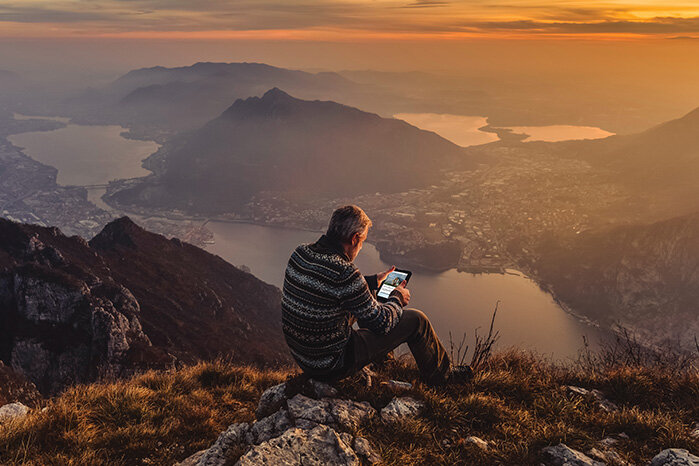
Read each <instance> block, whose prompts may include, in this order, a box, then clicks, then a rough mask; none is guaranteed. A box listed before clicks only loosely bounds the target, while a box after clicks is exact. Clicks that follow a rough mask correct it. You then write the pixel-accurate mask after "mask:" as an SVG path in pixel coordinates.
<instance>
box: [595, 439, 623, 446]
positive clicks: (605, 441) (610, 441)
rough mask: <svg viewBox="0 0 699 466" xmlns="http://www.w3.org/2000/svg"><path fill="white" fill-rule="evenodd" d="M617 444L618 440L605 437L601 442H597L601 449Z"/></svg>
mask: <svg viewBox="0 0 699 466" xmlns="http://www.w3.org/2000/svg"><path fill="white" fill-rule="evenodd" d="M617 443H619V440H617V439H615V438H614V437H606V438H603V439H602V440H600V441H599V444H600V445H601V446H602V447H603V448H608V447H611V446H614V445H616V444H617Z"/></svg>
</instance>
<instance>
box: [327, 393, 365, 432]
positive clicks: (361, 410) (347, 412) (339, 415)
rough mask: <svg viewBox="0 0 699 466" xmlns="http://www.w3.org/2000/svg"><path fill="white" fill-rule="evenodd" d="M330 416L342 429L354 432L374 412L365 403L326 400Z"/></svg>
mask: <svg viewBox="0 0 699 466" xmlns="http://www.w3.org/2000/svg"><path fill="white" fill-rule="evenodd" d="M328 405H329V408H330V414H331V416H332V417H333V419H334V420H335V422H336V423H337V424H339V425H340V426H341V427H342V428H343V429H346V430H354V429H356V428H357V427H359V425H360V424H361V423H362V422H364V421H365V420H366V419H368V418H370V417H372V416H373V415H374V414H375V413H376V410H375V409H374V408H372V407H371V405H370V404H369V403H367V402H366V401H363V402H358V401H351V400H336V399H331V400H328Z"/></svg>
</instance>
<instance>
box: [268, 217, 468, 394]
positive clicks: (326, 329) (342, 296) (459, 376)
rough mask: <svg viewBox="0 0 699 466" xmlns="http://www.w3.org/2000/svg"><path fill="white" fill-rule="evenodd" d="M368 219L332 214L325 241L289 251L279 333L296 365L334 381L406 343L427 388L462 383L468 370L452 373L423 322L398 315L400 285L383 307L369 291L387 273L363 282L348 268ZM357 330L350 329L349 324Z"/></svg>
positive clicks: (417, 314)
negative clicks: (355, 322)
mask: <svg viewBox="0 0 699 466" xmlns="http://www.w3.org/2000/svg"><path fill="white" fill-rule="evenodd" d="M370 226H371V220H369V217H367V215H366V214H365V213H364V211H363V210H362V209H360V208H359V207H357V206H354V205H349V206H344V207H341V208H339V209H337V210H336V211H335V212H334V213H333V215H332V218H331V219H330V225H329V226H328V231H327V233H326V234H325V235H323V236H321V237H320V239H319V240H318V241H316V242H315V243H313V244H303V245H301V246H299V247H297V248H296V250H295V251H294V252H293V254H292V255H291V258H290V259H289V264H288V266H287V268H286V275H285V278H284V291H283V297H282V328H283V330H284V336H285V337H286V341H287V343H288V345H289V348H290V349H291V354H292V355H293V357H294V359H295V360H296V362H297V363H298V364H299V366H301V369H303V371H304V372H305V373H306V374H308V375H309V376H311V377H314V378H317V379H322V380H337V379H340V378H343V377H346V376H349V375H351V374H352V373H354V372H356V371H359V370H361V369H362V368H363V367H364V366H366V365H367V364H369V363H371V362H372V361H375V360H378V359H380V358H382V357H383V356H385V355H386V354H387V353H389V352H391V351H392V350H393V349H394V348H396V347H397V346H399V345H400V344H401V343H407V344H408V346H409V347H410V351H411V352H412V354H413V357H414V358H415V362H416V363H417V366H418V368H419V370H420V374H421V377H422V380H423V381H424V382H425V383H427V384H429V385H432V386H438V385H443V384H445V383H447V382H450V381H463V380H465V379H467V378H468V377H469V376H470V375H471V372H470V368H469V367H468V366H465V367H460V368H457V369H455V370H452V368H451V363H450V361H449V357H448V356H447V353H446V351H445V349H444V347H443V346H442V344H441V343H440V342H439V339H438V338H437V335H436V334H435V332H434V330H433V328H432V325H431V324H430V321H429V320H428V318H427V316H425V314H424V313H422V312H421V311H418V310H416V309H404V307H405V306H407V304H408V303H409V302H410V291H409V290H408V289H407V288H406V287H405V283H403V284H401V285H400V286H398V287H397V288H396V289H395V290H393V292H392V293H391V295H390V296H389V298H388V300H387V301H386V302H385V303H379V302H378V301H376V298H375V297H374V294H373V293H372V291H375V290H376V289H378V286H379V284H380V282H381V281H382V280H383V279H384V278H386V276H387V275H388V274H389V273H390V272H391V271H393V269H394V268H391V269H390V270H387V271H386V272H383V273H381V274H378V275H372V276H367V277H363V276H362V274H361V273H360V272H359V269H358V268H357V266H356V265H355V264H354V263H353V261H354V259H355V258H356V257H357V254H358V253H359V251H360V249H362V244H363V243H364V240H366V237H367V233H368V231H369V227H370ZM355 320H356V321H357V322H358V324H359V329H358V330H355V329H353V328H352V324H353V322H354V321H355Z"/></svg>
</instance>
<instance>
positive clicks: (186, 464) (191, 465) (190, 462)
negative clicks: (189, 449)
mask: <svg viewBox="0 0 699 466" xmlns="http://www.w3.org/2000/svg"><path fill="white" fill-rule="evenodd" d="M204 453H206V450H199V451H198V452H196V453H194V454H193V455H192V456H188V457H187V458H185V459H183V460H182V462H180V463H175V466H196V465H197V464H199V460H200V459H201V457H202V456H204Z"/></svg>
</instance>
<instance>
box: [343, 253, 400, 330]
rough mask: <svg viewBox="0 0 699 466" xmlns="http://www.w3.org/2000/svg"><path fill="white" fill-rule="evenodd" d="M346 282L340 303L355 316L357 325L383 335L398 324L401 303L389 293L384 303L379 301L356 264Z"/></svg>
mask: <svg viewBox="0 0 699 466" xmlns="http://www.w3.org/2000/svg"><path fill="white" fill-rule="evenodd" d="M346 283H347V285H346V286H345V287H344V288H343V293H342V295H341V296H340V303H341V305H342V308H343V309H346V310H347V311H349V312H350V313H351V314H352V315H353V316H355V317H356V318H357V323H358V324H359V327H361V328H367V329H369V330H371V331H372V332H374V333H376V334H378V335H385V334H387V333H388V332H390V331H391V330H392V329H393V328H394V327H395V326H396V325H397V324H398V321H399V320H400V318H401V316H402V315H403V305H402V303H401V301H400V298H399V297H398V296H396V295H391V296H390V297H389V298H388V300H387V301H386V302H385V303H379V302H378V301H377V300H376V298H374V295H373V294H371V291H370V290H369V285H368V283H367V280H366V279H365V278H364V277H363V276H362V274H361V273H359V269H357V268H356V266H355V267H353V268H352V270H351V271H350V275H349V277H347V279H346Z"/></svg>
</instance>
